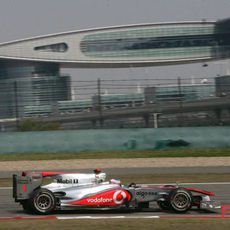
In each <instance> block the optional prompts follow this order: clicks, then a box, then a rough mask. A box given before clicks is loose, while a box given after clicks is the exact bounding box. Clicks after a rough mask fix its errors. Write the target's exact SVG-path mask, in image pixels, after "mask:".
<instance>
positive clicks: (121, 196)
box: [113, 190, 127, 204]
mask: <svg viewBox="0 0 230 230" xmlns="http://www.w3.org/2000/svg"><path fill="white" fill-rule="evenodd" d="M126 198H127V195H126V193H125V192H124V191H122V190H118V191H116V192H115V193H114V194H113V201H114V202H115V203H116V204H122V203H123V201H124V200H125V199H126Z"/></svg>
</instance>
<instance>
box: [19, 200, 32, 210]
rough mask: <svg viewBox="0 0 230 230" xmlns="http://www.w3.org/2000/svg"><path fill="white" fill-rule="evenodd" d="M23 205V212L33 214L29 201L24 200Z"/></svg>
mask: <svg viewBox="0 0 230 230" xmlns="http://www.w3.org/2000/svg"><path fill="white" fill-rule="evenodd" d="M21 205H22V207H23V210H24V211H25V212H26V213H31V212H32V210H31V206H30V202H29V200H24V201H22V202H21Z"/></svg>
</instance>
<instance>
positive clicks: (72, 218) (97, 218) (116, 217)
mask: <svg viewBox="0 0 230 230" xmlns="http://www.w3.org/2000/svg"><path fill="white" fill-rule="evenodd" d="M159 218H160V216H57V219H58V220H79V219H80V220H81V219H93V220H100V219H159Z"/></svg>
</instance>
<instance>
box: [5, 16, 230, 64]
mask: <svg viewBox="0 0 230 230" xmlns="http://www.w3.org/2000/svg"><path fill="white" fill-rule="evenodd" d="M229 24H230V19H226V20H222V21H217V22H208V21H201V22H175V23H173V22H172V23H157V24H142V25H130V26H120V27H110V28H99V29H91V30H84V31H73V32H67V33H60V34H53V35H47V36H43V37H35V38H30V39H24V40H19V41H14V42H9V43H3V44H0V59H14V60H15V59H18V60H28V61H39V62H56V63H60V64H61V66H63V67H76V68H78V67H87V68H90V67H103V68H104V67H128V66H155V65H156V66H157V65H169V64H180V63H190V62H201V61H209V60H216V59H223V58H229V56H230V26H229Z"/></svg>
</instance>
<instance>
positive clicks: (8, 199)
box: [0, 167, 230, 220]
mask: <svg viewBox="0 0 230 230" xmlns="http://www.w3.org/2000/svg"><path fill="white" fill-rule="evenodd" d="M64 171H68V170H64ZM71 171H72V172H73V170H71ZM77 171H78V172H90V170H89V169H84V170H77ZM104 171H105V172H107V174H108V175H110V174H113V175H117V176H119V174H120V175H121V174H148V173H157V174H164V173H167V174H168V173H186V174H187V173H188V174H189V173H194V172H196V173H218V174H220V176H221V174H222V173H230V167H188V168H186V167H175V168H135V169H134V168H122V169H104ZM13 173H18V172H13V171H12V172H10V171H9V172H0V178H10V177H11V176H12V174H13ZM153 183H154V182H153ZM183 186H185V187H186V186H187V187H195V188H199V189H204V190H207V191H212V192H214V193H216V195H217V196H216V197H215V200H217V201H220V203H221V205H230V182H229V181H228V182H222V183H218V182H217V183H215V182H213V183H206V184H203V183H193V184H191V183H189V184H183ZM186 215H189V217H200V216H203V217H207V218H216V217H220V216H221V209H216V210H213V211H209V210H205V211H203V210H198V209H196V208H194V209H192V210H190V211H189V212H187V213H186ZM186 215H185V214H175V213H172V212H163V211H161V210H160V209H159V208H158V207H157V205H155V206H154V207H153V209H152V210H151V211H143V212H122V213H121V212H119V211H109V212H108V211H59V212H56V213H54V216H56V217H58V218H66V219H68V218H76V219H81V218H82V219H86V218H92V219H93V218H94V219H97V218H102V219H103V218H155V217H161V218H164V217H168V216H170V217H175V218H181V217H185V218H186ZM7 217H9V218H20V217H22V218H36V216H34V215H28V214H26V213H24V211H23V210H22V207H21V206H20V205H19V204H18V203H15V202H14V200H13V198H12V188H1V187H0V220H1V219H4V218H7ZM39 218H40V217H39Z"/></svg>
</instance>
